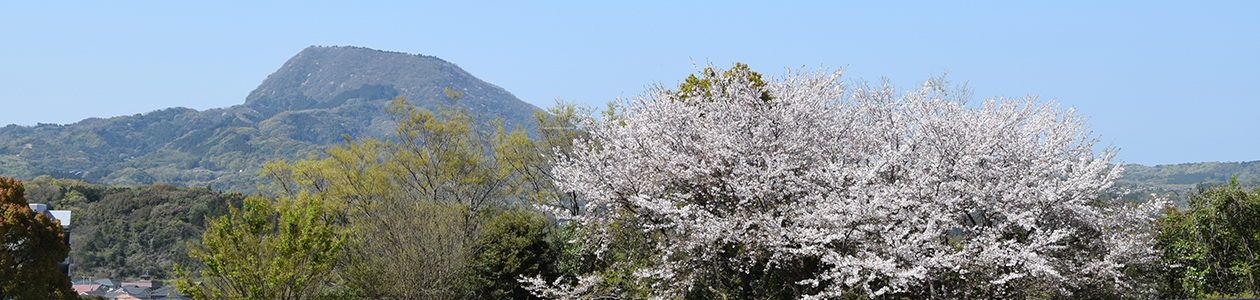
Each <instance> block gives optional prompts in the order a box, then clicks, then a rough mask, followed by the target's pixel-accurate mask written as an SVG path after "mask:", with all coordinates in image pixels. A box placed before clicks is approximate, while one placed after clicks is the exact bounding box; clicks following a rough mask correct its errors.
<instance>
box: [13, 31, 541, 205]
mask: <svg viewBox="0 0 1260 300" xmlns="http://www.w3.org/2000/svg"><path fill="white" fill-rule="evenodd" d="M446 88H451V89H455V90H458V91H461V92H462V97H461V98H460V99H459V100H457V101H456V102H455V103H456V104H457V105H460V106H463V107H465V108H468V109H469V110H470V111H471V112H474V113H479V114H481V115H483V116H484V117H487V118H489V117H502V118H503V119H504V122H505V123H507V124H508V125H513V124H521V125H525V126H526V127H527V128H528V125H529V124H530V122H529V120H530V116H531V115H532V114H533V113H534V111H535V110H536V109H537V108H536V107H534V106H533V105H530V104H528V103H525V102H524V101H521V100H520V99H517V98H516V97H515V96H513V95H512V94H511V93H509V92H507V91H506V90H504V89H503V88H500V87H498V86H495V85H493V84H490V83H487V82H485V81H482V80H481V79H478V78H476V77H474V76H473V75H472V74H469V73H468V72H467V71H465V70H463V69H461V68H459V66H456V65H455V64H452V63H450V62H447V61H445V60H442V59H439V58H437V57H433V56H425V55H412V54H407V53H401V52H389V51H381V50H375V49H369V48H363V47H350V46H334V47H321V46H311V47H308V48H306V49H303V50H302V51H301V52H299V53H298V54H297V55H294V56H293V57H292V58H290V59H289V60H288V61H286V62H285V63H284V64H283V66H281V67H280V68H279V69H278V70H276V72H275V73H272V74H271V75H269V76H267V79H265V80H263V82H262V83H261V84H259V86H258V88H256V89H255V90H254V91H252V92H250V94H249V96H247V97H246V99H245V103H244V104H241V105H235V106H232V107H227V108H217V109H209V110H205V111H197V110H194V109H188V108H182V107H177V108H167V109H161V110H156V111H153V112H149V113H145V114H136V115H128V116H117V117H111V118H107V119H102V118H89V119H85V120H83V121H80V122H77V123H74V124H68V125H53V124H40V125H37V126H18V125H9V126H6V127H3V128H0V176H5V177H15V178H17V179H20V180H30V179H33V178H34V177H37V176H40V175H49V176H52V177H55V178H74V179H83V180H84V181H87V182H90V183H98V184H107V185H124V186H135V185H144V184H151V183H155V182H166V183H171V184H175V185H180V186H210V187H212V188H213V189H215V190H228V191H241V192H253V191H254V190H255V188H256V187H257V186H258V184H260V183H262V182H261V180H260V178H259V177H258V176H257V174H256V173H255V171H256V170H257V169H258V168H259V167H260V166H261V165H262V163H263V162H266V161H270V160H276V159H288V160H294V159H302V158H306V157H308V156H310V155H312V154H319V153H321V151H322V150H323V149H324V148H326V147H327V146H328V145H332V144H335V143H339V142H341V141H342V140H343V139H342V136H343V135H349V136H354V137H358V136H388V135H390V134H391V133H392V132H393V128H394V124H393V119H392V118H391V116H389V115H388V114H386V113H385V112H384V108H385V105H386V104H387V103H388V102H389V100H390V99H392V98H394V97H396V96H400V95H401V96H404V97H406V98H407V100H408V102H412V103H415V104H417V105H418V106H421V107H425V108H429V109H433V108H436V107H438V106H439V105H444V104H447V103H448V100H447V99H446V97H445V93H444V92H443V91H444V89H446Z"/></svg>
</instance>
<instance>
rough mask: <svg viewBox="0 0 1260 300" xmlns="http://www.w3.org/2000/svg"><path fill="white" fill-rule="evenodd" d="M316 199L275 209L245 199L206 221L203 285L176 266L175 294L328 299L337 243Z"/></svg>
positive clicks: (285, 201)
mask: <svg viewBox="0 0 1260 300" xmlns="http://www.w3.org/2000/svg"><path fill="white" fill-rule="evenodd" d="M322 204H323V201H322V200H321V199H320V196H318V195H308V194H299V195H297V197H292V198H281V199H280V200H279V201H277V202H276V203H272V201H271V200H268V199H266V198H262V197H250V198H247V199H245V203H244V207H243V208H242V209H236V208H232V209H231V212H230V213H229V215H227V216H221V217H219V219H218V220H210V221H208V224H207V228H206V231H205V233H203V234H202V242H201V247H195V246H192V245H190V246H189V255H190V256H192V257H193V258H194V259H197V260H199V261H201V263H203V264H205V267H204V268H203V269H202V270H201V272H200V273H201V274H200V275H201V280H203V281H204V284H203V285H201V286H195V285H193V284H192V282H193V281H194V279H195V278H193V277H192V276H191V275H192V274H188V273H187V272H184V271H183V270H182V269H181V268H180V267H179V266H178V265H176V267H175V269H176V273H178V274H179V275H180V277H181V279H180V280H178V281H176V286H177V287H178V288H179V290H180V292H182V293H186V294H188V295H191V296H193V298H196V299H234V300H235V299H312V298H316V297H319V296H321V295H324V294H327V293H330V292H331V291H330V289H329V286H328V283H329V282H330V281H331V277H332V274H333V267H334V266H335V263H336V262H337V261H338V260H339V258H340V257H339V255H340V253H341V252H340V249H341V245H342V239H341V238H340V237H338V236H336V235H334V234H333V230H332V227H331V224H330V219H329V218H328V217H327V214H326V212H325V209H324V207H323V206H322Z"/></svg>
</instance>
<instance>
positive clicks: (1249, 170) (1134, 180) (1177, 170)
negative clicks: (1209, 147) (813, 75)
mask: <svg viewBox="0 0 1260 300" xmlns="http://www.w3.org/2000/svg"><path fill="white" fill-rule="evenodd" d="M1124 169H1125V170H1124V177H1121V178H1120V179H1119V180H1116V185H1119V186H1126V187H1153V188H1161V189H1190V188H1194V187H1195V186H1197V185H1198V184H1200V183H1205V184H1212V185H1220V184H1225V183H1228V182H1229V179H1230V177H1235V176H1237V179H1238V183H1239V184H1241V185H1244V186H1249V185H1256V184H1257V183H1260V160H1257V161H1248V162H1200V163H1184V164H1175V165H1156V166H1143V165H1125V166H1124Z"/></svg>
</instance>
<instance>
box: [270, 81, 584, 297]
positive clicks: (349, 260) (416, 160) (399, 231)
mask: <svg viewBox="0 0 1260 300" xmlns="http://www.w3.org/2000/svg"><path fill="white" fill-rule="evenodd" d="M448 97H449V98H451V99H452V100H454V99H456V98H458V93H457V92H453V91H451V92H449V93H448ZM387 111H388V112H389V113H391V114H393V115H394V117H395V122H396V123H397V126H398V127H397V129H396V131H395V134H394V137H393V138H392V139H389V140H384V141H382V140H378V139H375V138H370V137H369V138H364V139H359V140H351V139H349V138H348V137H347V138H346V143H345V144H344V145H341V146H336V147H331V148H329V149H328V150H327V151H326V153H327V154H328V157H326V158H316V157H312V158H311V159H307V160H302V161H297V162H285V161H279V162H271V163H268V164H266V165H265V167H264V176H265V177H267V178H268V179H270V180H271V181H272V185H271V188H270V191H271V192H272V193H274V194H276V195H281V196H287V195H294V194H297V193H321V194H323V195H326V196H327V197H324V198H323V199H324V200H325V201H326V203H325V206H326V207H328V208H329V209H330V211H331V212H332V213H333V214H334V216H335V218H334V219H335V220H336V225H337V228H338V229H337V231H338V232H339V234H342V235H344V236H346V237H347V241H346V256H345V257H346V259H345V261H343V263H344V265H342V267H341V268H340V270H341V271H340V275H341V278H343V279H344V280H345V283H346V285H347V286H349V287H350V288H351V289H352V290H354V291H355V292H357V293H359V294H360V296H364V297H370V298H396V299H457V298H475V297H480V296H479V294H478V293H479V292H480V291H481V289H480V288H478V287H477V284H474V282H482V281H477V280H474V279H473V278H474V277H476V276H481V275H478V274H479V273H476V272H472V271H470V270H471V267H470V264H471V263H472V262H473V261H474V259H476V258H480V259H490V258H487V257H485V256H479V255H478V249H479V247H478V246H479V245H489V244H494V245H500V244H503V243H508V244H511V242H502V243H501V242H500V241H490V242H483V240H482V233H483V232H484V231H483V230H482V226H484V225H485V224H486V222H487V220H493V219H494V218H495V216H496V215H497V214H498V213H499V212H500V211H502V210H501V209H500V208H503V207H511V206H516V205H521V204H525V203H533V202H548V203H551V202H560V201H559V200H556V201H541V200H540V201H532V200H530V199H533V198H536V197H550V198H554V199H559V198H561V197H562V196H558V195H559V194H558V193H555V192H554V191H553V189H554V188H553V187H551V186H550V185H549V184H550V183H549V182H544V181H549V180H550V179H549V177H548V176H547V175H546V174H544V173H542V172H546V171H547V170H548V169H546V168H545V166H544V164H545V163H546V162H545V158H544V156H543V155H541V154H539V152H540V149H541V148H540V144H538V143H536V142H535V141H534V140H532V139H531V138H530V137H529V135H528V134H526V133H525V131H524V130H523V129H522V128H521V127H519V126H518V127H517V128H514V129H512V130H510V131H509V130H507V129H506V128H504V126H503V125H502V122H501V121H500V120H497V119H493V120H489V121H484V120H485V119H483V118H481V117H480V116H476V115H471V114H469V113H467V111H466V110H465V109H463V108H461V107H459V106H449V107H442V108H439V109H438V110H437V111H429V110H426V109H422V108H418V107H416V106H414V105H412V104H410V103H407V102H406V101H405V100H404V99H402V98H397V99H395V100H394V101H393V102H392V103H391V105H390V106H389V107H388V108H387ZM541 119H548V117H541ZM494 236H495V237H496V238H498V237H504V238H506V237H507V236H503V235H494ZM505 247H506V246H505ZM496 249H497V248H496ZM497 253H506V254H512V255H516V254H522V255H524V253H522V252H519V251H517V252H513V251H504V252H497ZM529 253H532V252H529ZM531 255H532V254H531ZM512 259H513V258H510V257H496V258H494V259H490V260H495V261H511V260H512ZM525 269H529V268H525ZM530 270H532V269H530ZM531 272H532V271H531ZM535 275H536V274H535ZM487 276H497V275H493V274H492V275H487ZM501 279H502V278H498V277H495V278H491V279H487V281H489V282H501V281H502V280H501Z"/></svg>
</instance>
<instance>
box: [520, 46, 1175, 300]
mask: <svg viewBox="0 0 1260 300" xmlns="http://www.w3.org/2000/svg"><path fill="white" fill-rule="evenodd" d="M701 73H702V74H701V77H700V78H689V79H688V81H687V82H686V83H684V85H683V87H682V88H680V89H679V91H674V90H670V89H667V88H665V87H663V86H660V85H658V86H655V87H652V88H650V89H649V90H648V91H647V92H646V93H645V94H644V95H642V96H639V97H637V98H634V99H630V100H622V101H620V102H619V114H616V115H615V118H608V117H604V118H602V119H601V120H588V123H587V124H584V125H583V126H584V127H585V128H588V129H589V137H588V138H587V139H583V140H579V141H576V142H575V145H574V147H573V153H572V154H570V155H567V156H566V157H565V158H562V159H560V160H559V161H558V162H556V167H555V170H554V172H555V174H556V177H557V178H558V179H557V185H558V186H559V187H561V188H562V189H563V190H565V191H566V192H573V193H576V194H577V195H579V197H580V198H581V199H582V200H583V201H584V202H585V203H584V206H582V207H581V211H566V212H563V213H562V214H561V215H567V216H568V217H571V218H572V220H573V221H574V222H575V223H576V224H577V225H576V226H577V227H578V228H579V229H580V230H581V231H582V233H583V234H582V235H581V238H579V239H578V240H575V241H574V243H578V244H581V245H583V247H585V248H586V250H587V251H588V252H589V253H591V254H592V257H593V258H592V259H595V260H600V261H602V262H601V263H596V264H593V265H596V266H598V268H602V269H596V270H592V272H591V273H589V274H576V277H577V278H575V279H573V280H570V281H568V282H569V283H568V284H566V283H565V282H562V281H555V282H544V281H542V280H541V279H538V278H525V279H523V280H522V281H523V282H524V283H525V284H526V285H527V286H528V287H529V288H530V289H532V290H533V291H534V292H535V294H536V295H538V296H548V297H552V298H564V299H582V298H600V297H610V296H611V297H617V298H697V297H703V298H722V297H731V298H808V299H831V298H890V297H891V298H897V297H910V298H944V299H948V298H1046V297H1050V298H1078V297H1106V296H1107V295H1111V296H1123V297H1126V298H1127V297H1150V296H1151V295H1153V293H1154V290H1153V288H1152V287H1151V286H1149V285H1148V284H1146V282H1149V281H1146V280H1144V277H1143V276H1147V275H1148V274H1149V272H1150V270H1152V269H1153V268H1154V267H1155V266H1156V264H1157V263H1158V252H1156V251H1155V250H1154V249H1153V248H1152V245H1153V242H1154V239H1153V237H1154V231H1153V227H1152V225H1151V218H1152V216H1154V215H1155V214H1156V213H1158V211H1159V209H1160V208H1161V207H1162V205H1163V204H1162V203H1160V202H1157V201H1152V202H1148V203H1143V204H1140V205H1139V204H1132V203H1120V202H1118V200H1109V199H1107V198H1105V197H1103V196H1102V195H1103V192H1104V191H1106V190H1107V189H1108V188H1109V187H1110V186H1111V185H1112V182H1113V181H1114V180H1115V179H1116V178H1117V177H1118V176H1119V175H1120V172H1121V171H1122V166H1121V165H1120V164H1113V163H1112V160H1113V158H1114V155H1115V149H1113V148H1107V149H1105V150H1103V151H1101V153H1095V151H1094V145H1095V144H1096V143H1097V139H1096V138H1094V137H1093V136H1091V132H1090V131H1089V130H1088V127H1087V125H1086V120H1085V118H1083V117H1081V116H1079V115H1077V114H1076V113H1075V111H1074V110H1073V109H1070V108H1068V109H1063V108H1061V107H1060V106H1059V105H1057V104H1055V103H1054V102H1052V101H1041V100H1038V99H1037V98H1036V97H1026V98H1015V99H1012V98H995V99H990V100H985V101H983V102H982V103H977V104H974V105H973V104H968V103H967V102H966V101H965V100H966V99H965V98H966V97H967V95H966V94H967V93H965V88H963V89H957V90H952V89H949V88H947V86H946V84H945V83H944V82H943V80H929V81H928V82H927V83H926V84H924V85H923V86H922V87H920V88H918V89H914V90H909V91H904V92H899V91H897V90H895V89H894V88H893V87H892V86H891V85H889V84H887V83H881V84H878V85H869V84H866V83H861V82H856V83H854V82H848V83H846V82H844V81H841V72H839V71H837V72H824V71H818V72H801V71H793V72H788V73H787V74H786V75H785V76H783V77H782V78H773V77H766V80H763V79H762V75H760V74H757V73H755V72H752V71H750V70H748V68H747V66H744V65H739V64H737V65H736V67H734V68H731V69H728V70H717V69H714V68H713V67H711V66H710V67H708V68H705V70H703V71H702V72H701ZM626 274H630V275H626Z"/></svg>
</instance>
